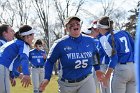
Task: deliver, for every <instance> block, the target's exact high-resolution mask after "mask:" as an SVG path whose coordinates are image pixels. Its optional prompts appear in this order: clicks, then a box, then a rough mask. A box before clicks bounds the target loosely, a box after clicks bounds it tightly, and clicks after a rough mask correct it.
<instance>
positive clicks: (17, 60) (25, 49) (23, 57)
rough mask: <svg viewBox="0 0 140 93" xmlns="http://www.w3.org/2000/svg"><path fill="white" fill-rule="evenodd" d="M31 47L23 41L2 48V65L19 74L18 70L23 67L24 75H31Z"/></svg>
mask: <svg viewBox="0 0 140 93" xmlns="http://www.w3.org/2000/svg"><path fill="white" fill-rule="evenodd" d="M29 50H30V47H29V45H28V44H26V43H25V42H24V41H22V40H13V41H10V42H7V43H6V44H4V45H3V46H2V47H0V64H2V65H4V66H5V67H7V68H8V69H9V71H14V73H16V74H18V75H19V73H18V72H17V68H18V66H19V65H22V71H23V74H24V75H29V74H30V73H29V69H28V63H29V62H28V61H29V60H28V56H29Z"/></svg>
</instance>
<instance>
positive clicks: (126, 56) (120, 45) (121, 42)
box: [103, 30, 134, 68]
mask: <svg viewBox="0 0 140 93" xmlns="http://www.w3.org/2000/svg"><path fill="white" fill-rule="evenodd" d="M105 35H106V37H107V40H108V42H109V44H108V43H107V44H106V46H104V47H103V49H104V51H105V53H106V55H105V56H108V57H110V58H111V59H110V63H109V67H111V68H114V67H115V65H116V64H117V63H126V62H134V41H133V39H132V37H131V36H130V35H129V34H128V33H127V32H126V31H123V30H122V31H114V43H115V51H116V54H115V55H113V56H112V55H111V51H112V39H111V38H112V37H111V34H110V33H109V32H107V33H106V34H105Z"/></svg>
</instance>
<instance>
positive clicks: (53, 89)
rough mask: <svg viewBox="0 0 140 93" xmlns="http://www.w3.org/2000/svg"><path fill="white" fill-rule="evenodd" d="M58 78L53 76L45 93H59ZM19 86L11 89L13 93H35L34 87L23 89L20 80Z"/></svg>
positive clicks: (18, 81)
mask: <svg viewBox="0 0 140 93" xmlns="http://www.w3.org/2000/svg"><path fill="white" fill-rule="evenodd" d="M57 79H58V77H57V76H52V78H51V81H50V83H49V85H48V86H47V87H46V90H45V91H44V92H43V93H58V84H57ZM16 81H17V85H16V86H15V87H11V93H33V86H32V85H31V86H29V87H28V88H23V87H22V86H21V83H20V80H19V79H17V80H16Z"/></svg>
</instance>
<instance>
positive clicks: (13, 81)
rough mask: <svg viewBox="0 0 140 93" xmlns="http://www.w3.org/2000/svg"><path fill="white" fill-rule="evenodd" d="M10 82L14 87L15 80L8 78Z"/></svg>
mask: <svg viewBox="0 0 140 93" xmlns="http://www.w3.org/2000/svg"><path fill="white" fill-rule="evenodd" d="M10 82H11V85H12V87H14V86H16V80H15V79H12V78H10Z"/></svg>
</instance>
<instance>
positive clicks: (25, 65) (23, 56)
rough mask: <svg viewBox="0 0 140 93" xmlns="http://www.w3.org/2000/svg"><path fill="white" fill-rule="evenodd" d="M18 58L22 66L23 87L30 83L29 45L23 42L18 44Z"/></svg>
mask: <svg viewBox="0 0 140 93" xmlns="http://www.w3.org/2000/svg"><path fill="white" fill-rule="evenodd" d="M18 45H19V60H20V62H21V66H22V73H23V77H22V79H21V83H22V86H23V87H28V86H29V85H31V78H30V71H29V57H28V56H29V47H28V45H26V44H25V43H24V42H20V43H19V44H18Z"/></svg>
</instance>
